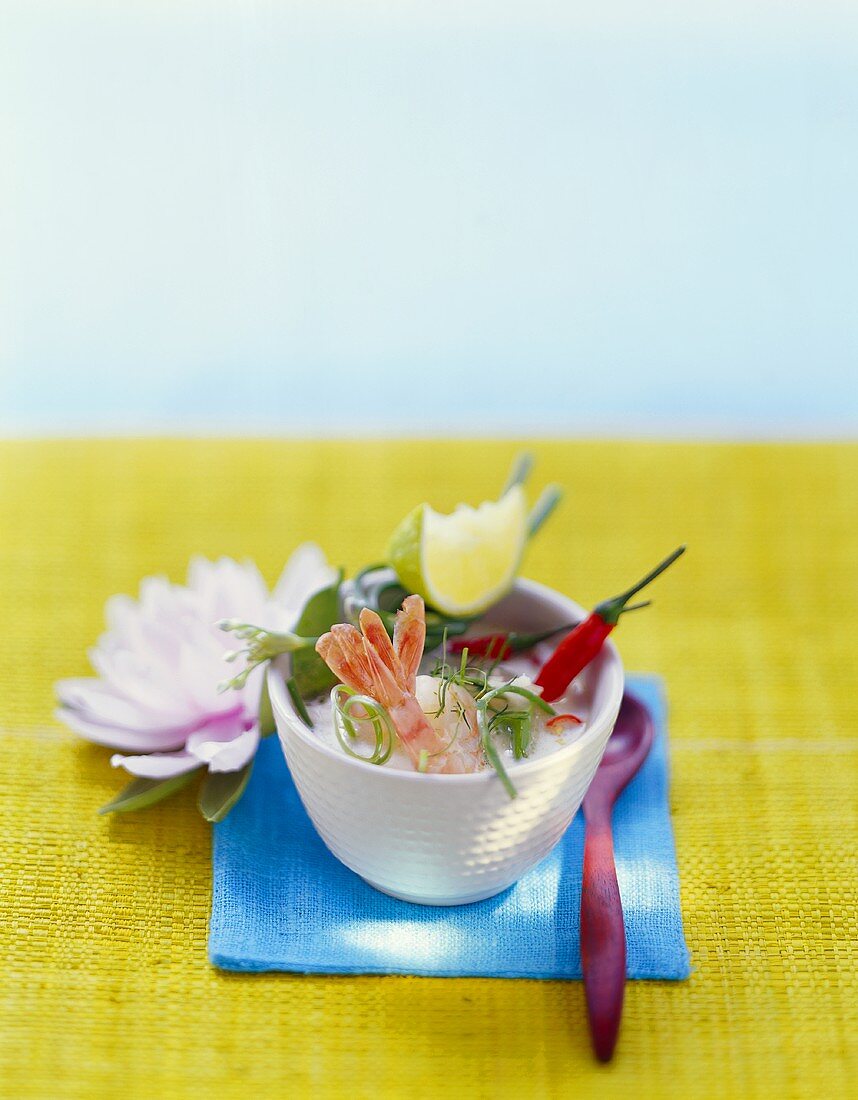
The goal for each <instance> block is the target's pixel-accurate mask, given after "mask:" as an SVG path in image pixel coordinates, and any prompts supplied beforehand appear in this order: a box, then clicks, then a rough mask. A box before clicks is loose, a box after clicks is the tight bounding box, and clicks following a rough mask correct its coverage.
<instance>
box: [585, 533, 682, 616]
mask: <svg viewBox="0 0 858 1100" xmlns="http://www.w3.org/2000/svg"><path fill="white" fill-rule="evenodd" d="M684 553H685V547H684V546H680V547H678V548H677V549H676V550H674V551H673V553H672V554H668V556H667V557H666V558H665V559H664V561H662V562H659V564H658V565H657V566H656V567H655V569H651V570H650V571H649V573H647V575H646V576H645V577H644V578H643V579H642V580H639V581H638V583H637V584H634V585H632V587H631V588H628V589H626V591H625V592H623V593H621V594H620V595H619V596H614V597H613V599H610V600H604V601H603V602H602V603H600V604H597V605H596V607H595V608H594V609H593V610H594V612H595V614H596V615H598V616H599V618H600V619H602V620H603V621H604V622H605V623H607V624H608V625H609V626H616V625H617V622H618V621H619V618H620V615H622V614H623V612H624V611H633V610H635V609H636V608H637V607H640V606H644V605H641V604H635V605H634V607H626V604H627V603H628V602H629V600H630V599H631V598H632V596H636V595H637V593H638V592H640V590H641V589H642V588H646V586H647V585H648V584H650V582H651V581H654V580H655V578H656V577H658V576H659V575H660V574H661V573H663V572H664V571H665V569H667V568H668V566H670V565H673V563H674V562H675V561H676V559H677V558H678V557H681V556H682V554H684ZM647 602H648V601H647Z"/></svg>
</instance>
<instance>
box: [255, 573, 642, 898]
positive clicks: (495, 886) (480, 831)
mask: <svg viewBox="0 0 858 1100" xmlns="http://www.w3.org/2000/svg"><path fill="white" fill-rule="evenodd" d="M584 614H585V613H584V612H583V611H582V610H581V608H580V607H578V605H577V604H574V603H572V601H571V600H568V599H567V598H566V597H565V596H562V595H560V594H559V593H557V592H554V591H552V590H551V589H548V588H544V587H543V586H541V585H537V584H535V583H533V582H532V581H524V580H519V581H517V582H516V585H515V588H514V589H513V591H512V592H511V593H510V594H509V596H507V597H506V599H505V600H503V601H502V603H500V604H498V605H497V607H496V608H495V609H493V610H492V612H491V619H492V622H494V623H498V624H503V625H504V626H506V627H508V628H510V629H518V630H524V629H527V630H533V631H538V630H543V629H549V628H550V627H552V626H562V625H563V624H565V623H568V622H570V621H574V620H575V619H578V618H582V617H583V615H584ZM287 669H288V665H287V664H286V663H285V661H284V662H283V663H281V664H279V665H275V666H273V667H272V668H271V669H270V671H269V681H268V683H269V690H270V694H271V702H272V705H273V709H274V716H275V719H276V721H277V731H278V734H279V736H280V741H281V744H282V746H283V751H284V753H285V755H286V760H287V762H288V764H289V768H290V771H291V773H292V776H293V778H294V780H295V785H296V786H297V788H298V793H299V794H300V796H301V800H302V801H303V803H304V806H305V808H306V810H307V813H308V814H309V815H310V818H311V820H312V821H313V824H314V825H315V827H316V829H317V830H318V832H319V835H320V836H321V837H322V839H323V840H324V842H325V844H326V845H327V846H328V848H330V850H331V851H332V852H333V854H334V855H335V856H336V857H337V858H338V859H340V860H342V862H343V863H344V864H345V865H346V866H347V867H350V868H351V869H352V870H353V871H355V872H356V873H357V874H359V875H360V876H361V877H362V878H364V879H365V880H366V881H367V882H369V883H370V884H371V885H372V886H374V887H376V889H378V890H382V891H383V892H384V893H387V894H392V895H393V896H394V897H398V898H402V899H403V900H405V901H412V902H418V903H421V904H426V905H459V904H463V903H465V902H472V901H480V900H481V899H483V898H488V897H491V896H492V895H494V894H497V893H499V892H500V891H501V890H505V889H506V888H507V887H508V886H511V885H512V884H513V883H514V882H516V881H517V880H518V879H519V878H521V876H522V875H523V874H524V873H525V872H526V871H528V870H530V868H531V867H533V866H535V864H537V863H538V862H539V861H540V860H541V859H543V858H544V857H545V856H546V855H547V854H548V853H549V852H550V851H551V849H552V848H553V847H554V846H555V844H556V843H557V842H558V840H559V839H560V837H561V836H562V835H563V833H564V832H565V830H566V828H567V827H568V825H569V823H570V822H571V820H572V818H573V816H574V815H575V812H576V811H577V809H578V807H579V806H580V805H581V801H582V799H583V797H584V793H585V791H586V790H587V787H588V786H589V784H590V781H591V779H592V778H593V775H594V773H595V771H596V768H597V767H598V765H599V761H600V759H601V757H602V753H603V752H604V749H605V745H606V744H607V741H608V738H609V737H610V735H611V731H612V729H613V727H614V722H615V721H616V717H617V711H618V710H619V706H620V700H621V699H622V694H623V669H622V664H621V662H620V658H619V655H618V654H617V651H616V649H615V648H614V646H613V644H612V643H611V642H608V643H606V645H605V647H604V648H603V650H602V652H601V653H600V655H599V656H598V657H597V658H596V659H595V660H594V661H593V662H592V663H591V664H590V665H589V667H588V668H587V669H586V670H585V671H584V672H583V673H582V675H581V678H580V680H579V683H581V684H582V685H583V688H584V692H585V696H586V699H587V703H588V704H589V711H590V718H589V722H588V725H587V727H586V729H585V731H584V733H583V735H582V736H581V737H580V738H579V739H578V740H577V741H575V742H573V743H572V744H571V745H567V746H566V747H564V748H562V749H559V750H558V751H557V752H554V753H551V754H550V755H548V756H545V757H542V758H540V759H538V760H534V761H532V762H530V763H526V764H524V765H520V766H518V767H516V768H515V770H514V771H513V772H512V779H513V782H514V783H515V786H516V789H517V791H518V797H517V798H514V799H511V798H510V797H509V796H508V795H507V793H506V791H505V790H504V788H503V785H502V784H501V782H500V780H499V779H498V778H497V776H496V775H495V774H494V772H491V771H486V772H480V773H478V774H476V775H420V774H418V773H417V772H405V771H396V770H393V769H390V768H385V767H378V766H376V765H373V764H365V763H363V762H362V761H360V760H354V759H353V758H351V757H349V756H347V755H346V754H345V753H342V752H340V751H339V750H338V749H336V748H333V747H331V746H329V745H327V744H325V743H324V742H322V741H321V740H320V739H319V738H318V737H317V736H316V734H314V732H313V731H312V730H310V729H307V727H306V726H305V725H304V724H303V722H302V721H301V719H300V718H299V717H298V715H297V714H296V712H295V709H294V707H293V705H292V703H291V700H290V699H289V695H288V693H287V691H286V690H285V686H284V680H283V674H284V671H286V670H287Z"/></svg>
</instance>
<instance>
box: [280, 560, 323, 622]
mask: <svg viewBox="0 0 858 1100" xmlns="http://www.w3.org/2000/svg"><path fill="white" fill-rule="evenodd" d="M336 579H337V571H336V569H334V567H333V566H332V565H329V564H328V559H327V558H326V557H325V554H324V552H323V550H322V549H321V547H320V546H317V545H316V543H315V542H304V543H302V544H301V545H300V546H299V547H297V548H296V549H295V550H294V551H293V553H292V556H291V557H290V558H289V560H288V561H287V562H286V565H285V566H284V567H283V572H282V573H281V574H280V580H279V581H278V582H277V584H276V586H275V588H274V600H275V602H276V603H279V604H281V605H282V606H283V607H284V608H288V610H289V611H290V613H291V615H292V616H293V618H297V616H298V614H299V613H300V611H301V608H302V607H303V605H304V604H305V603H306V601H307V599H308V598H309V597H310V596H312V595H313V593H314V592H318V591H319V589H320V588H327V587H328V585H331V584H333V583H334V581H335V580H336ZM290 625H291V624H290Z"/></svg>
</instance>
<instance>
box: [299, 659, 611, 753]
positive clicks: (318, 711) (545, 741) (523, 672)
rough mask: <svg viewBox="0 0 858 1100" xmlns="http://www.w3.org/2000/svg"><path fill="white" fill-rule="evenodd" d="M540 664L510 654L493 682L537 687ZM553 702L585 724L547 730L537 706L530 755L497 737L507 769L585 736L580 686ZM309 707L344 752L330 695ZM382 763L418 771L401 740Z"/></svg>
mask: <svg viewBox="0 0 858 1100" xmlns="http://www.w3.org/2000/svg"><path fill="white" fill-rule="evenodd" d="M540 655H541V654H540ZM433 664H434V658H433V657H429V658H428V659H425V660H424V665H423V666H422V668H423V669H425V670H428V669H430V668H431V667H432V665H433ZM540 664H541V661H538V660H534V659H532V658H531V657H529V656H527V655H518V654H517V655H514V656H512V657H510V658H509V660H505V661H503V662H502V663H501V664H500V665H498V666H497V668H496V669H495V670H494V673H493V674H492V678H491V683H492V684H494V685H496V686H499V685H500V684H503V683H508V682H509V681H510V680H512V679H513V678H516V677H518V678H520V681H519V682H520V683H521V686H523V687H527V688H528V689H530V690H534V689H533V685H532V683H531V682H530V677H532V676H535V675H536V673H537V671H538V669H539V666H540ZM525 678H526V679H525ZM427 680H428V677H427V676H426V675H425V674H424V675H422V676H421V677H419V681H420V682H419V683H418V692H417V695H418V698H419V699H420V700H421V705H422V706H423V709H424V712H425V713H426V714H427V717H429V718H430V720H431V709H430V708H431V707H432V700H433V699H434V697H435V696H434V693H433V690H432V689H433V686H434V685H432V684H429V683H427V682H426V681H427ZM537 693H538V691H537ZM505 699H506V701H507V702H508V704H509V705H510V706H511V707H512V708H517V707H521V706H526V705H527V703H526V701H525V700H524V699H522V698H521V697H516V696H515V695H510V696H507V697H505ZM551 705H552V707H553V708H554V710H555V711H556V712H557V714H569V713H571V714H575V715H577V717H578V718H580V719H581V720H582V724H581V725H573V724H572V723H567V722H564V723H561V724H558V726H555V727H554V728H552V729H548V728H547V727H546V722H547V720H548V719H549V718H550V717H551V716H550V715H548V714H545V713H544V712H543V711H542V710H540V709H538V708H534V716H533V725H532V737H531V742H530V746H529V749H528V754H527V756H525V757H522V758H521V759H518V760H517V759H516V758H515V756H514V755H513V751H512V747H511V746H510V745H509V738H508V737H505V736H503V735H499V736H497V737H496V738H495V744H496V746H497V749H498V752H499V753H500V755H501V758H502V759H503V762H504V766H505V767H506V768H507V770H515V768H517V767H519V766H520V765H522V764H527V763H530V762H531V761H533V760H539V759H541V758H543V757H546V756H549V755H551V753H554V752H557V750H558V749H561V748H564V747H565V746H566V745H570V744H572V743H573V742H574V741H577V740H578V739H579V738H580V737H581V736H582V734H583V733H584V731H585V730H586V728H587V722H588V720H589V708H588V706H587V703H586V700H585V698H584V695H583V692H582V691H581V689H580V688H578V687H576V686H575V684H572V685H570V687H569V689H568V690H567V691H566V693H565V694H564V695H562V696H561V697H560V698H559V699H557V700H555V701H554V702H552V704H551ZM307 710H308V712H309V715H310V718H311V720H312V722H313V730H312V732H313V733H314V734H315V735H316V736H317V737H319V738H320V739H321V740H322V741H323V742H324V743H325V744H327V745H330V746H331V747H333V748H335V749H337V750H338V751H339V752H344V750H343V748H342V746H341V745H340V742H339V739H338V737H337V732H336V729H335V727H334V711H333V706H332V704H331V699H330V696H329V695H324V696H322V697H321V698H319V699H314V700H311V701H310V702H308V703H307ZM373 748H374V741H373V740H372V739H371V738H370V736H367V737H366V738H364V737H360V738H358V739H357V740H356V741H355V742H354V749H355V751H356V752H358V753H361V754H365V755H367V756H369V755H370V754H371V753H372V750H373ZM380 766H381V767H385V768H393V769H397V770H400V771H409V772H412V771H414V770H415V767H414V764H413V762H412V760H411V757H410V756H409V755H408V753H407V752H406V751H405V750H404V749H403V748H402V746H401V745H400V744H399V743H398V742H397V743H396V744H395V746H394V748H393V752H392V753H391V756H390V758H389V759H388V760H387V761H386V763H385V764H383V765H380ZM477 770H478V771H487V770H491V765H490V764H489V763H488V761H487V760H484V759H483V760H482V762H481V764H480V766H479V767H478V768H477Z"/></svg>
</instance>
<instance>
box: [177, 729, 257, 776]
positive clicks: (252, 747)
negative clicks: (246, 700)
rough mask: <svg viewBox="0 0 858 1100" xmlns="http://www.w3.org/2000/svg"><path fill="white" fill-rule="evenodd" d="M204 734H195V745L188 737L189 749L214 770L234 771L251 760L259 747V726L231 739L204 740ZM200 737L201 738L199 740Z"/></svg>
mask: <svg viewBox="0 0 858 1100" xmlns="http://www.w3.org/2000/svg"><path fill="white" fill-rule="evenodd" d="M202 737H203V735H202V734H194V745H193V746H192V745H191V742H190V738H189V739H188V749H189V750H190V751H191V752H193V754H194V756H196V757H197V758H198V759H199V760H202V761H204V762H205V763H207V764H208V766H209V771H212V772H234V771H237V770H238V769H239V768H243V767H244V765H245V764H246V763H247V762H248V760H250V759H251V758H252V757H253V755H254V753H255V752H256V750H257V748H258V747H259V726H251V727H250V729H249V730H245V731H244V733H241V734H239V735H238V737H235V738H233V740H231V741H226V742H224V741H213V740H208V741H205V740H202ZM197 738H199V740H197Z"/></svg>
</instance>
